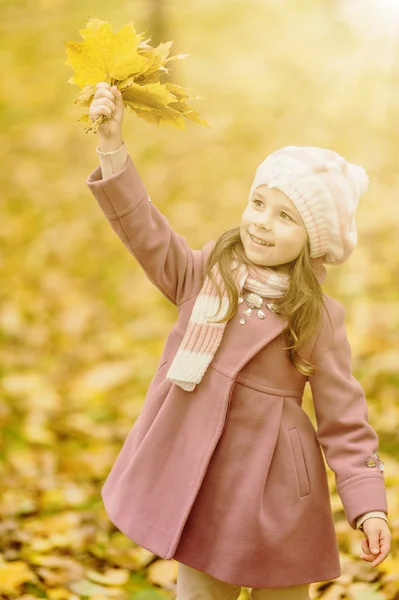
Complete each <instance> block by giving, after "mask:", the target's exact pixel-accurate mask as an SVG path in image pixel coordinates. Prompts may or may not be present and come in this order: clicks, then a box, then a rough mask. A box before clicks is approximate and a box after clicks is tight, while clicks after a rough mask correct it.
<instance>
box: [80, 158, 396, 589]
mask: <svg viewBox="0 0 399 600" xmlns="http://www.w3.org/2000/svg"><path fill="white" fill-rule="evenodd" d="M86 183H87V185H88V186H89V189H90V190H91V192H92V193H93V195H94V197H95V198H96V200H97V201H98V203H99V205H100V207H101V209H102V210H103V212H104V214H105V216H106V217H107V219H109V221H110V223H111V226H112V227H113V229H114V230H115V232H116V233H117V235H118V236H119V237H120V239H121V240H122V242H123V243H124V244H125V245H126V247H127V248H128V249H129V251H130V252H131V253H132V254H133V256H134V257H135V259H136V260H137V261H138V263H139V264H140V265H141V267H142V268H143V270H144V273H145V274H146V276H147V277H148V278H149V280H150V281H151V282H152V283H153V284H154V285H155V286H156V287H157V288H158V289H159V290H160V291H161V292H162V293H163V294H164V295H165V297H166V298H168V300H170V301H171V302H172V303H173V304H174V305H175V306H176V307H177V309H178V316H177V320H176V323H175V325H174V326H173V328H172V330H171V331H170V333H169V335H168V337H167V340H166V344H165V347H164V350H163V353H162V356H161V358H160V361H159V365H158V367H157V370H156V372H155V375H154V377H153V379H152V381H151V383H150V385H149V388H148V391H147V394H146V397H145V400H144V404H143V409H142V412H141V414H140V415H139V417H138V419H137V420H136V422H135V423H134V425H133V427H132V429H131V431H130V433H129V435H128V437H127V438H126V440H125V443H124V444H123V447H122V449H121V451H120V453H119V455H118V457H117V459H116V461H115V463H114V465H113V467H112V470H111V472H110V474H109V475H108V477H107V479H106V481H105V483H104V486H103V488H102V498H103V501H104V505H105V508H106V511H107V514H108V516H109V518H110V519H111V521H112V522H113V523H114V524H115V525H116V526H117V527H118V528H119V529H120V530H121V531H122V532H123V533H124V534H125V535H126V536H128V537H129V538H130V539H131V540H133V541H134V542H136V543H137V544H139V545H140V546H142V547H144V548H146V549H148V550H150V551H151V552H154V553H155V554H156V555H158V556H161V557H163V558H166V559H171V558H174V559H176V560H178V561H180V562H182V563H185V564H188V565H190V566H192V567H194V568H197V569H199V570H202V571H205V572H207V573H210V574H211V575H213V576H214V577H216V578H218V579H220V580H222V581H226V582H229V583H233V584H236V585H241V586H246V587H251V588H263V587H279V586H283V587H284V586H290V585H299V584H303V583H311V582H319V581H328V580H330V579H335V578H337V577H339V576H340V575H341V569H340V563H339V550H338V545H337V539H336V535H335V529H334V522H333V517H332V512H331V504H330V498H329V489H328V480H327V473H326V466H325V463H324V460H323V453H322V450H323V452H324V455H325V459H326V462H327V464H328V466H329V467H330V468H331V469H332V470H333V471H334V474H335V480H336V486H337V492H338V494H339V496H340V499H341V501H342V504H343V507H344V510H345V515H346V518H347V520H348V523H349V524H350V526H351V527H352V528H353V529H356V518H357V517H359V516H360V515H362V514H364V513H366V512H368V511H372V510H381V511H384V512H385V513H388V505H387V497H386V490H385V482H384V475H383V472H381V471H380V470H379V468H378V462H377V465H376V466H375V467H369V466H367V465H366V461H367V460H368V459H369V458H370V457H371V456H372V455H373V453H374V452H378V437H377V434H376V432H375V431H374V429H373V428H372V427H371V426H370V424H369V423H368V407H367V401H366V398H365V395H364V391H363V389H362V387H361V385H360V383H359V382H358V381H357V380H356V379H355V378H354V377H353V375H352V372H351V350H350V346H349V342H348V339H347V335H346V330H345V324H344V308H343V306H342V305H341V304H340V303H339V302H337V301H336V300H334V299H332V298H331V297H330V296H328V295H326V294H324V300H325V303H326V306H327V308H328V312H329V314H330V317H331V320H332V323H333V327H334V339H333V337H332V331H331V327H330V323H329V321H328V318H327V316H326V314H325V318H324V324H323V327H322V328H321V329H320V331H318V332H316V334H314V336H313V337H312V339H311V340H309V341H308V343H307V344H306V348H305V349H304V350H303V352H302V356H303V357H305V358H307V359H308V360H311V362H312V363H313V364H316V365H317V372H316V373H315V374H314V375H313V376H312V377H310V378H307V377H305V376H303V375H301V374H300V373H299V372H298V371H297V370H296V369H295V368H294V367H293V365H291V364H290V362H289V361H288V353H287V351H286V350H284V348H283V346H284V345H285V343H286V341H285V339H284V334H283V333H282V332H283V328H284V326H285V324H286V320H285V317H282V316H280V315H277V314H275V313H273V312H271V311H267V317H266V318H265V319H264V320H260V319H258V318H257V317H256V316H255V315H253V316H252V317H251V318H249V319H248V321H247V324H245V325H240V324H239V322H238V321H239V319H240V318H241V311H240V309H239V311H238V313H237V314H236V315H235V317H234V318H233V319H231V320H230V321H229V323H228V324H227V326H226V329H225V332H224V336H223V340H222V342H221V344H220V346H219V348H218V350H217V353H216V354H215V357H214V359H213V361H212V363H211V364H210V366H209V367H208V369H207V371H206V373H205V375H204V377H203V379H202V381H201V383H200V384H199V385H197V387H196V388H195V390H194V391H192V392H186V391H184V390H183V389H182V388H180V387H179V386H177V385H175V384H173V383H172V382H170V381H168V380H166V379H165V375H166V373H167V371H168V368H169V366H170V364H171V362H172V360H173V358H174V356H175V353H176V351H177V349H178V347H179V345H180V343H181V341H182V337H183V335H184V332H185V330H186V327H187V324H188V321H189V318H190V314H191V311H192V309H193V306H194V303H195V300H196V297H197V295H198V293H199V291H200V289H201V287H202V284H203V282H204V277H205V263H206V259H207V257H208V256H209V253H210V251H211V249H212V248H213V246H214V244H215V242H214V241H211V242H208V243H207V244H205V246H204V247H203V248H202V250H192V249H191V248H189V246H188V244H187V241H186V239H185V238H184V237H183V236H181V235H178V234H177V233H175V232H174V231H173V229H172V228H171V226H170V224H169V222H168V220H167V219H166V217H165V216H164V215H163V214H162V213H161V212H160V211H159V210H158V209H157V208H156V206H155V205H154V204H153V203H152V202H151V201H150V199H149V197H148V193H147V191H146V189H145V187H144V185H143V183H142V181H141V179H140V177H139V175H138V173H137V170H136V168H135V166H134V164H133V162H132V160H131V157H130V156H129V157H128V162H127V164H126V166H125V167H124V168H123V169H122V170H121V171H120V172H118V173H116V174H114V175H112V176H110V177H106V178H105V179H102V177H101V168H100V167H97V168H96V169H95V170H94V171H93V172H92V173H91V174H90V175H89V177H88V179H87V182H86ZM307 381H309V384H310V386H311V391H312V396H313V402H314V406H315V415H316V420H317V431H316V430H315V428H314V427H313V424H312V422H311V421H310V419H309V417H308V416H307V414H306V413H305V412H304V410H303V409H302V407H301V406H302V396H303V392H304V387H305V384H306V382H307Z"/></svg>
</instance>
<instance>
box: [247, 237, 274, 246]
mask: <svg viewBox="0 0 399 600" xmlns="http://www.w3.org/2000/svg"><path fill="white" fill-rule="evenodd" d="M251 238H252V239H253V240H254V241H255V242H258V244H261V245H262V246H271V244H268V243H267V242H262V240H260V239H258V238H256V237H254V236H253V235H251Z"/></svg>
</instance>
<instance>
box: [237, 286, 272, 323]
mask: <svg viewBox="0 0 399 600" xmlns="http://www.w3.org/2000/svg"><path fill="white" fill-rule="evenodd" d="M244 301H245V304H246V305H247V306H248V307H249V308H246V309H245V310H244V312H243V314H244V315H245V316H246V317H250V316H251V314H252V309H253V308H256V309H258V310H257V311H256V315H257V317H258V319H264V318H265V317H266V314H265V313H264V312H263V310H260V309H261V308H262V307H263V301H264V298H263V297H262V296H259V294H255V292H249V293H248V292H247V293H244V294H243V296H240V297H239V298H238V304H242V303H243V302H244ZM266 306H267V308H268V309H269V310H272V311H273V312H277V307H276V305H275V304H273V302H269V303H267V304H266ZM239 323H240V325H245V323H246V320H245V319H240V320H239Z"/></svg>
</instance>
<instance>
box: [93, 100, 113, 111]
mask: <svg viewBox="0 0 399 600" xmlns="http://www.w3.org/2000/svg"><path fill="white" fill-rule="evenodd" d="M93 104H94V106H102V105H103V106H108V108H110V109H111V110H114V108H115V103H114V100H113V99H110V98H96V100H93Z"/></svg>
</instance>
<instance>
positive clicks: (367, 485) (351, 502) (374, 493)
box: [337, 476, 388, 529]
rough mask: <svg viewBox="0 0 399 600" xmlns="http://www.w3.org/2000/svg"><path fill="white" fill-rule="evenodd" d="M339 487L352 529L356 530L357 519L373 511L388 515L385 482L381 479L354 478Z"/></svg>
mask: <svg viewBox="0 0 399 600" xmlns="http://www.w3.org/2000/svg"><path fill="white" fill-rule="evenodd" d="M353 479H354V481H352V482H348V481H344V482H343V483H342V484H341V485H338V486H337V492H338V495H339V496H340V498H341V501H342V505H343V507H344V510H345V515H346V518H347V521H348V523H349V525H350V526H351V527H352V529H356V528H357V527H356V520H357V518H358V517H359V515H360V516H362V515H364V514H365V513H367V512H371V511H373V512H374V511H375V510H377V511H382V512H384V513H385V514H388V502H387V495H386V490H385V482H384V480H383V479H381V478H380V477H378V476H377V477H363V478H362V479H357V478H356V477H354V478H353Z"/></svg>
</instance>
